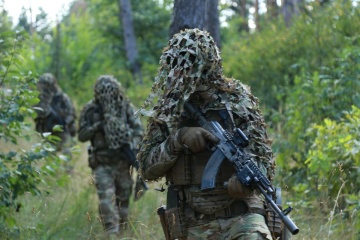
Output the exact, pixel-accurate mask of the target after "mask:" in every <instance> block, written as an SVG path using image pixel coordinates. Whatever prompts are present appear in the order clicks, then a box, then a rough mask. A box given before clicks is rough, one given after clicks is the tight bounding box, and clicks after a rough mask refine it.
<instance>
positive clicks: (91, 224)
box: [2, 144, 360, 240]
mask: <svg viewBox="0 0 360 240" xmlns="http://www.w3.org/2000/svg"><path fill="white" fill-rule="evenodd" d="M79 146H80V149H81V152H80V154H79V155H78V156H74V158H73V159H72V160H71V161H72V164H73V166H74V168H73V170H72V172H71V173H66V172H63V173H62V174H63V175H62V176H61V175H60V174H59V175H58V176H57V177H56V178H58V179H59V178H65V179H66V181H64V182H65V184H63V185H54V186H49V185H43V186H41V189H42V192H43V194H42V195H41V196H33V195H31V194H26V195H25V196H23V197H22V198H21V202H22V206H21V208H20V211H19V212H16V211H15V210H12V211H11V212H9V214H14V215H15V216H16V220H17V223H18V224H17V226H18V227H17V230H16V231H12V234H11V235H8V236H3V237H2V239H20V240H30V239H34V240H38V239H55V240H57V239H64V240H65V239H66V240H68V239H69V240H72V239H74V240H75V239H76V240H77V239H79V240H82V239H84V240H85V239H86V240H90V239H91V240H95V239H97V240H102V239H109V238H108V236H107V235H106V234H105V232H104V230H103V227H102V224H101V221H100V218H99V214H98V207H97V206H98V198H97V195H96V189H95V186H94V182H93V178H92V176H91V170H90V168H89V167H88V166H87V152H86V146H85V144H79ZM134 177H135V176H134ZM58 179H57V180H58ZM54 182H55V179H54ZM157 185H160V183H159V184H157V183H150V184H149V190H148V191H147V192H146V193H145V195H144V196H143V197H141V198H140V199H139V200H138V201H136V202H134V201H133V199H134V198H133V196H132V197H131V202H130V215H129V220H130V222H129V225H128V226H127V227H126V228H121V229H122V234H121V235H120V236H118V237H116V238H115V239H156V240H157V239H164V235H163V231H162V228H161V224H160V222H159V219H158V216H157V214H156V209H157V208H158V207H159V206H160V205H162V204H164V202H165V200H166V198H165V196H166V194H165V193H161V192H158V191H156V190H154V189H155V188H156V187H158V186H157ZM340 192H341V189H339V194H340ZM328 204H329V205H332V206H334V209H333V211H332V213H331V215H326V214H324V213H323V212H321V209H319V208H316V207H314V206H309V205H308V204H302V201H301V199H299V201H298V202H296V203H294V204H293V207H294V210H293V211H292V212H291V217H292V219H293V220H294V221H295V223H296V224H297V225H298V227H299V228H300V232H299V233H298V234H297V235H295V236H293V237H292V239H294V240H318V239H331V240H332V239H333V240H338V239H342V240H359V239H360V237H359V236H358V234H359V229H356V227H355V226H356V223H357V222H358V221H359V219H350V220H349V218H344V213H342V212H337V211H336V203H328ZM284 205H287V204H286V203H285V204H284ZM112 239H114V238H112Z"/></svg>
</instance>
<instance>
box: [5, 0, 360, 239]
mask: <svg viewBox="0 0 360 240" xmlns="http://www.w3.org/2000/svg"><path fill="white" fill-rule="evenodd" d="M3 1H4V0H3ZM199 2H206V1H194V0H187V1H186V0H175V1H170V0H163V1H156V0H132V1H131V5H130V4H129V3H130V1H125V0H119V1H115V0H86V1H83V0H78V1H74V2H73V4H72V5H71V7H70V9H69V11H68V12H67V13H65V14H64V15H63V16H62V18H59V20H58V22H57V23H56V24H53V23H51V22H49V21H48V16H47V14H46V12H44V11H41V12H40V13H39V14H38V15H36V16H35V18H34V19H35V20H31V19H32V18H30V17H29V14H30V12H31V11H29V9H24V10H23V13H22V15H21V16H20V18H19V21H18V24H16V25H14V24H13V21H12V19H10V17H9V16H8V14H7V12H6V9H3V8H1V5H0V11H1V16H0V85H1V89H0V106H1V109H0V123H1V124H0V142H1V145H0V238H1V239H105V235H104V234H103V230H102V226H101V223H100V222H99V220H98V213H97V196H96V191H95V188H94V185H93V178H92V177H91V171H90V169H89V168H88V166H87V152H86V145H87V144H81V143H80V142H77V140H76V139H74V143H75V146H74V148H73V150H72V151H73V157H72V159H71V160H70V159H68V158H67V157H66V156H63V155H59V154H57V153H56V152H55V150H54V148H53V145H52V144H51V142H53V141H55V140H56V139H54V138H53V137H52V136H51V135H45V136H39V135H38V134H37V133H36V132H35V131H34V126H33V118H34V117H35V113H34V110H33V108H32V106H33V105H34V104H35V103H36V102H37V101H38V99H37V95H38V92H37V91H36V88H35V84H36V81H37V78H38V76H39V75H41V74H42V73H45V72H52V73H53V74H54V75H55V76H56V77H57V79H58V81H59V84H60V86H61V87H62V89H63V90H64V91H65V92H66V93H67V94H68V95H69V96H70V97H71V98H72V100H73V102H74V104H75V107H76V109H77V112H78V115H79V113H80V111H81V109H82V107H83V106H84V104H85V103H86V102H87V101H89V100H90V99H92V97H93V84H94V82H95V80H96V79H97V78H98V76H100V75H102V74H112V75H114V76H115V77H116V78H117V79H118V80H119V82H121V84H122V85H123V87H124V88H125V89H126V92H127V95H128V97H129V98H130V99H131V100H132V102H133V103H134V104H135V106H137V107H140V106H141V104H142V103H143V101H144V100H145V98H146V97H147V95H148V93H149V92H150V88H151V85H152V83H153V81H154V77H155V76H156V74H157V68H158V66H159V65H158V61H159V57H160V55H161V51H162V49H163V47H164V46H166V44H167V41H168V40H169V37H170V36H171V32H172V31H173V30H174V27H175V26H174V21H173V20H172V19H175V17H174V16H176V14H175V13H176V11H177V14H180V13H181V11H179V10H181V6H185V7H186V6H187V7H188V12H191V11H193V10H195V11H196V12H199V11H200V13H201V14H202V15H203V16H204V14H203V12H201V11H208V10H209V9H208V10H206V9H205V10H204V9H202V8H201V7H199V6H196V4H197V3H199ZM208 2H211V3H213V4H215V3H216V4H215V6H218V8H216V9H217V10H218V14H219V15H218V19H220V21H219V22H218V24H219V28H218V29H211V30H209V31H210V32H212V31H214V32H212V34H214V38H215V39H217V41H218V44H219V47H220V48H221V52H222V58H223V65H224V72H225V75H226V76H228V77H234V78H235V79H239V80H241V81H242V82H244V83H246V84H248V85H249V86H251V89H252V92H253V94H254V95H255V96H257V97H258V99H259V101H260V106H261V109H262V111H263V113H264V115H265V118H266V122H267V124H268V129H269V132H270V135H271V138H272V139H273V151H274V153H275V156H276V164H277V169H276V179H275V185H276V186H279V187H281V188H282V192H283V206H284V207H287V206H289V205H291V206H292V207H293V208H294V210H293V211H292V212H291V214H290V216H291V218H292V219H293V220H294V221H295V223H296V224H297V225H298V227H299V228H300V233H299V234H298V235H296V236H293V238H292V239H354V240H357V239H359V235H360V213H359V208H360V191H359V190H360V174H359V173H360V170H359V165H360V109H359V108H360V94H359V92H360V78H359V76H360V31H359V30H360V6H359V2H358V1H346V0H345V1H344V0H341V1H340V0H322V1H318V0H317V1H301V0H299V1H290V0H284V1H283V2H281V3H279V2H277V1H274V0H268V1H266V2H264V1H258V0H255V1H251V0H247V1H245V0H225V1H218V0H215V1H214V0H209V1H208ZM182 4H184V5H182ZM210 5H211V4H209V5H208V6H210ZM211 6H213V5H211ZM185 7H184V8H185ZM126 9H127V10H129V9H130V10H131V11H127V13H126V12H124V10H126ZM122 11H123V12H122ZM126 14H130V15H129V16H130V18H129V16H128V18H124V16H126ZM173 14H174V16H173ZM177 16H179V15H177ZM192 16H193V18H195V16H198V15H196V14H193V15H192ZM211 16H213V15H211ZM189 18H190V17H189ZM128 20H130V22H126V21H128ZM195 20H197V19H195ZM213 20H214V19H210V18H208V19H207V21H213ZM197 21H199V20H197ZM215 21H216V19H215ZM125 23H126V24H125ZM129 26H130V27H131V28H130V29H129V28H128V27H129ZM200 26H202V25H200ZM208 26H217V25H213V24H210V25H208ZM204 27H205V29H206V25H204ZM129 34H130V35H129ZM127 36H134V39H133V41H130V42H129V40H128V39H127ZM130 50H131V51H130ZM144 124H146V121H145V120H144ZM69 165H71V166H72V168H73V170H72V171H71V173H69V172H68V171H67V169H68V166H69ZM163 184H164V183H163V182H155V183H150V184H149V185H150V189H149V190H148V191H147V192H146V194H145V195H144V197H142V198H141V199H140V200H138V201H136V202H133V201H132V202H131V215H130V219H131V228H130V229H127V230H126V232H124V238H126V239H163V238H164V237H163V233H162V230H161V227H160V223H159V220H158V217H157V215H156V208H157V207H159V206H160V205H161V204H163V203H164V202H165V194H164V193H161V192H158V191H156V190H155V188H161V186H163Z"/></svg>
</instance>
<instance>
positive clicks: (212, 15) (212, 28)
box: [206, 0, 221, 48]
mask: <svg viewBox="0 0 360 240" xmlns="http://www.w3.org/2000/svg"><path fill="white" fill-rule="evenodd" d="M206 2H207V3H208V4H207V13H206V15H207V19H208V22H207V30H208V31H209V33H210V34H211V36H212V37H213V38H214V40H215V42H216V45H217V46H218V48H221V44H220V43H221V41H220V19H219V9H218V6H219V0H207V1H206Z"/></svg>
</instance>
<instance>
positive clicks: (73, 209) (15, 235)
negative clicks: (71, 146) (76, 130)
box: [1, 145, 165, 240]
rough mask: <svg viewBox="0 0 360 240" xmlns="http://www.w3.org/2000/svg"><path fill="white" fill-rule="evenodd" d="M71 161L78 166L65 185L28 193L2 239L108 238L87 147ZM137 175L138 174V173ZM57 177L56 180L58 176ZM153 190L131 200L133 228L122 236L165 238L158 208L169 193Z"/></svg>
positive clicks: (152, 185)
mask: <svg viewBox="0 0 360 240" xmlns="http://www.w3.org/2000/svg"><path fill="white" fill-rule="evenodd" d="M81 149H82V151H81V153H80V154H79V156H77V157H74V158H73V159H72V160H71V161H72V163H73V164H74V168H73V170H72V172H71V173H70V174H68V173H66V172H63V173H62V174H63V176H58V177H59V178H60V177H62V178H66V181H65V184H64V185H63V186H59V185H55V186H45V185H43V186H40V188H41V189H42V195H41V196H33V195H31V194H26V195H25V196H22V197H21V198H20V201H21V203H22V206H21V208H20V211H19V212H16V211H11V212H9V214H14V215H15V218H16V221H17V226H18V227H16V229H15V230H14V229H13V230H12V231H11V232H12V234H8V235H6V236H1V239H3V238H4V239H24V240H25V239H26V240H28V239H34V240H35V239H36V240H37V239H99V240H100V239H108V238H107V236H106V234H105V232H104V230H103V227H102V224H101V222H100V218H99V214H98V207H97V206H98V198H97V194H96V189H95V186H94V182H93V178H92V176H91V170H90V168H89V167H88V166H87V153H86V151H85V150H86V148H85V146H83V145H81ZM134 177H135V176H134ZM54 180H55V179H54ZM149 188H150V189H149V190H148V191H147V192H146V193H145V195H144V196H143V197H141V198H140V199H139V200H138V201H136V202H134V201H133V196H132V197H131V202H130V214H129V220H130V223H129V227H128V228H126V229H123V230H122V235H121V237H119V238H118V239H162V238H163V232H162V229H161V225H160V222H159V219H158V216H157V214H156V209H157V208H158V207H159V206H160V205H161V204H163V202H164V196H165V193H160V192H157V191H155V190H154V188H155V185H154V184H150V186H149Z"/></svg>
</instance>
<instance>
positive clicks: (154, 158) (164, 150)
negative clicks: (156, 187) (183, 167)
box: [137, 119, 178, 180]
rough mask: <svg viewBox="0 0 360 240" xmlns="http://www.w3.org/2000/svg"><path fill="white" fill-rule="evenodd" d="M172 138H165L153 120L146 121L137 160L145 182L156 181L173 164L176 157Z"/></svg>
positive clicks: (174, 142)
mask: <svg viewBox="0 0 360 240" xmlns="http://www.w3.org/2000/svg"><path fill="white" fill-rule="evenodd" d="M172 139H173V136H171V135H170V136H169V137H166V136H165V134H164V133H163V131H161V129H160V126H159V123H157V122H155V121H154V120H153V119H150V120H149V121H148V128H147V132H146V134H145V136H144V138H143V139H142V141H141V142H140V151H139V153H138V155H137V159H138V160H139V161H140V165H141V170H142V171H141V174H142V177H143V178H145V179H147V180H157V179H159V178H161V177H163V176H164V175H165V174H166V172H167V171H168V170H169V169H170V168H171V167H172V166H173V165H174V164H175V162H176V160H177V158H178V155H177V153H176V151H174V149H175V148H177V147H178V146H174V144H176V141H172Z"/></svg>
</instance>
